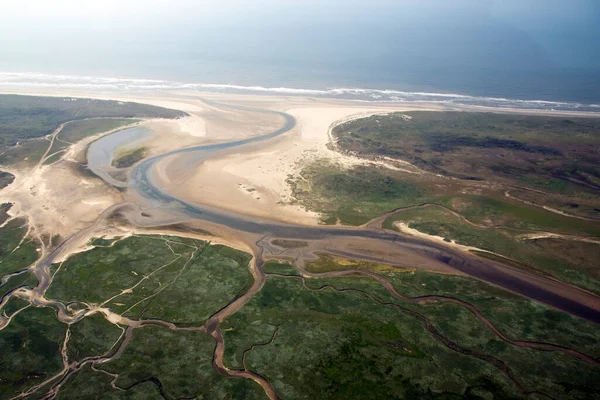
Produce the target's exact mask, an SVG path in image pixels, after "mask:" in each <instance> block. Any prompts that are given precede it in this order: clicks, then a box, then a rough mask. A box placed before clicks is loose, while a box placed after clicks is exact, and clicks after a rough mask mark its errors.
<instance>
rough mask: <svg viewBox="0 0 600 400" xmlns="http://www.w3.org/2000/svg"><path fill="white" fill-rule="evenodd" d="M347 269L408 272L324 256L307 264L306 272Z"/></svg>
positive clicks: (371, 263) (366, 262) (359, 261)
mask: <svg viewBox="0 0 600 400" xmlns="http://www.w3.org/2000/svg"><path fill="white" fill-rule="evenodd" d="M346 269H358V270H366V271H373V272H408V271H411V270H408V269H406V268H400V267H394V266H392V265H386V264H378V263H374V262H369V261H361V260H352V259H349V258H343V257H336V256H331V255H323V256H321V257H319V259H318V260H316V261H311V262H309V263H307V265H306V270H307V271H309V272H315V273H320V272H330V271H342V270H346Z"/></svg>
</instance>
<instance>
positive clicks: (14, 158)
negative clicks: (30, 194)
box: [0, 118, 137, 166]
mask: <svg viewBox="0 0 600 400" xmlns="http://www.w3.org/2000/svg"><path fill="white" fill-rule="evenodd" d="M134 122H137V120H135V119H123V118H111V119H89V120H81V121H72V122H69V123H67V124H65V125H64V127H63V129H62V130H61V131H60V132H59V133H58V135H57V136H56V138H55V140H54V142H53V143H52V148H51V149H50V151H48V155H52V156H51V157H49V158H48V159H47V160H46V161H45V163H46V164H51V163H52V162H54V161H57V160H58V159H59V158H60V157H61V156H62V155H63V150H65V149H66V148H67V147H68V146H69V145H70V144H72V143H75V142H78V141H80V140H81V139H84V138H86V137H89V136H93V135H97V134H99V133H102V132H107V131H110V130H113V129H117V128H119V127H122V126H125V125H129V124H132V123H134ZM49 146H50V141H48V140H46V139H45V138H34V139H29V140H25V141H23V142H21V143H19V145H18V146H14V147H9V148H7V149H6V150H5V152H4V153H3V154H1V155H0V164H3V165H17V166H30V165H33V164H36V163H38V162H39V161H40V159H41V158H42V156H43V155H44V153H46V150H48V147H49Z"/></svg>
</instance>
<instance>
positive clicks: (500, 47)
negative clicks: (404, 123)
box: [0, 0, 600, 103]
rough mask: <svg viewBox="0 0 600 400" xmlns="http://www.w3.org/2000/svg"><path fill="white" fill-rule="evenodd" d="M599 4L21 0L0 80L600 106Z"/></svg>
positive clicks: (2, 49) (2, 46) (7, 14)
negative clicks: (434, 94) (92, 78)
mask: <svg viewBox="0 0 600 400" xmlns="http://www.w3.org/2000/svg"><path fill="white" fill-rule="evenodd" d="M597 37H600V4H598V3H597V2H594V1H588V0H576V1H571V2H566V1H556V0H553V1H544V2H541V1H532V0H530V1H514V0H509V1H467V0H462V1H456V2H452V3H449V2H444V1H440V0H426V1H422V2H412V1H386V0H375V1H370V2H366V1H356V0H355V1H345V2H341V1H331V0H326V1H319V2H317V1H308V2H302V3H301V4H298V2H293V1H275V0H269V1H262V2H239V1H231V0H227V1H221V2H218V3H217V2H213V1H200V2H197V1H187V0H186V1H182V0H179V1H174V2H173V1H171V2H166V1H144V2H142V1H134V0H125V1H113V0H111V1H104V2H86V3H85V4H82V3H81V2H75V1H72V0H59V1H55V2H52V3H47V2H43V1H24V2H21V3H11V4H7V5H5V6H3V13H2V15H1V16H0V71H11V72H45V73H52V74H74V75H97V76H105V77H113V76H115V77H116V76H119V77H130V78H153V79H169V80H177V81H183V82H194V83H198V82H202V83H229V84H243V85H263V86H282V85H283V86H290V87H303V88H325V87H327V88H331V87H340V86H350V87H370V88H378V89H396V90H409V91H410V90H416V91H419V90H421V91H440V92H456V93H464V94H472V95H479V96H490V97H494V96H499V97H514V98H523V99H525V98H527V99H538V98H539V99H545V100H570V101H581V102H587V103H593V102H598V101H600V87H598V85H600V83H598V81H599V79H596V78H598V77H599V76H600V47H599V46H597V43H596V42H597Z"/></svg>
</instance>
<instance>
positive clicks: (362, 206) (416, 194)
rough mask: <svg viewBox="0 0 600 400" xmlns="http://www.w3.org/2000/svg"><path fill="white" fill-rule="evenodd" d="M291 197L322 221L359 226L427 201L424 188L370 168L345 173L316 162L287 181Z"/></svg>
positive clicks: (360, 168)
mask: <svg viewBox="0 0 600 400" xmlns="http://www.w3.org/2000/svg"><path fill="white" fill-rule="evenodd" d="M288 182H289V183H291V185H292V189H293V194H294V197H295V198H296V199H297V200H298V202H299V203H300V204H302V205H303V206H305V207H306V208H308V209H310V210H314V211H318V212H321V213H322V214H323V222H326V223H335V222H336V221H339V222H341V223H342V224H347V225H361V224H364V223H365V222H367V221H369V220H370V219H372V218H375V217H376V216H378V215H380V214H382V213H384V212H386V211H389V210H392V209H394V208H398V207H403V206H409V205H416V204H419V203H421V202H423V201H425V200H426V199H428V192H427V190H426V189H425V188H423V187H421V186H419V185H417V184H415V183H412V182H408V181H405V180H401V179H397V178H394V177H392V176H391V175H389V174H385V173H384V172H382V171H379V170H377V169H374V168H368V167H355V168H353V169H350V170H345V169H343V168H341V167H340V166H337V165H334V164H331V163H329V162H328V161H326V160H320V161H318V162H315V163H314V164H311V165H308V166H307V167H305V168H304V169H303V170H302V172H301V174H300V177H299V178H298V179H296V180H295V181H294V180H288Z"/></svg>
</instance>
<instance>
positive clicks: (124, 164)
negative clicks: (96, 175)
mask: <svg viewBox="0 0 600 400" xmlns="http://www.w3.org/2000/svg"><path fill="white" fill-rule="evenodd" d="M144 157H146V148H145V147H140V148H139V149H135V150H131V151H127V152H125V153H124V154H121V155H119V156H118V157H117V158H115V159H114V160H113V161H112V165H113V167H116V168H129V167H131V166H132V165H133V164H135V163H137V162H138V161H141V160H143V159H144Z"/></svg>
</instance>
